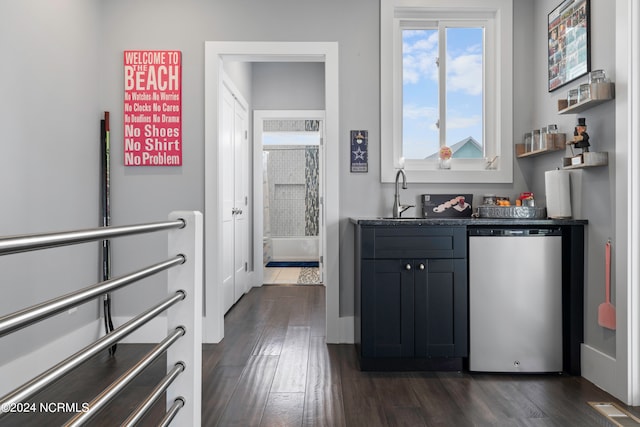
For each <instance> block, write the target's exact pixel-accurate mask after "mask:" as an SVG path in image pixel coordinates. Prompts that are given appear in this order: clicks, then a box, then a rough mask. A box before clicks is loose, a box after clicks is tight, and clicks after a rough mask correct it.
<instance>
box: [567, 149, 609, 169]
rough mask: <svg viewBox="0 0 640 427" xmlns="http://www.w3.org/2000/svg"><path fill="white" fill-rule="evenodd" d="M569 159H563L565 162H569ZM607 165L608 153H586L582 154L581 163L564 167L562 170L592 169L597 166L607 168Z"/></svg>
mask: <svg viewBox="0 0 640 427" xmlns="http://www.w3.org/2000/svg"><path fill="white" fill-rule="evenodd" d="M570 159H571V158H570V157H567V158H565V161H570ZM608 164H609V153H607V152H602V153H597V152H593V151H588V152H586V153H582V163H579V164H576V165H566V166H564V167H563V168H562V169H584V168H593V167H597V166H607V165H608Z"/></svg>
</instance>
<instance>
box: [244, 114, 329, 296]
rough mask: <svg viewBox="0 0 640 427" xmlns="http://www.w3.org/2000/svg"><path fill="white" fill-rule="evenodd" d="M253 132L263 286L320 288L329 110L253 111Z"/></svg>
mask: <svg viewBox="0 0 640 427" xmlns="http://www.w3.org/2000/svg"><path fill="white" fill-rule="evenodd" d="M253 129H254V144H255V151H254V171H255V173H256V174H257V175H258V176H261V177H262V185H258V183H257V180H256V188H255V189H254V193H255V197H254V200H255V205H256V213H257V214H256V215H255V217H254V229H256V230H262V233H260V234H259V235H258V234H257V233H256V236H255V238H254V242H255V244H259V242H258V237H260V236H262V248H263V250H262V260H263V265H264V268H263V279H262V281H261V283H263V284H285V285H287V284H296V285H314V284H321V283H322V277H323V267H324V265H323V262H322V261H323V257H322V242H323V241H324V239H323V235H324V221H323V218H322V213H323V210H322V206H321V204H322V202H323V199H324V195H323V191H324V185H323V181H324V179H323V178H324V177H323V176H322V171H323V164H324V149H323V148H324V146H323V134H324V111H309V110H303V111H281V110H278V111H260V110H259V111H254V125H253ZM260 212H262V215H260Z"/></svg>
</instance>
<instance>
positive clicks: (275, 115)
mask: <svg viewBox="0 0 640 427" xmlns="http://www.w3.org/2000/svg"><path fill="white" fill-rule="evenodd" d="M287 119H293V120H295V119H298V120H319V121H320V122H322V129H323V130H322V133H321V138H322V140H321V142H320V144H319V146H318V150H319V168H320V170H319V175H320V177H319V180H320V188H319V197H320V200H321V202H320V218H319V224H318V225H319V226H318V228H319V233H320V235H319V236H318V238H319V239H320V246H319V248H320V257H322V256H323V255H324V254H323V248H324V247H325V246H326V236H327V232H326V228H325V225H326V223H325V221H324V199H325V194H324V193H325V170H324V169H325V168H324V165H325V163H326V160H325V157H324V156H325V153H324V148H325V147H324V133H325V131H324V125H325V113H324V110H254V111H253V212H254V215H253V262H254V275H255V278H256V280H255V283H254V285H253V286H262V284H263V283H264V271H263V270H262V269H261V268H258V260H261V259H262V258H263V249H262V239H263V235H264V215H263V214H262V212H263V208H264V203H263V195H264V192H263V189H262V182H263V177H262V174H263V166H262V151H263V148H264V145H263V144H262V134H263V131H262V129H261V128H260V125H262V124H263V122H264V121H265V120H287ZM324 274H325V264H324V262H320V279H321V281H322V280H323V279H324ZM323 283H324V282H323Z"/></svg>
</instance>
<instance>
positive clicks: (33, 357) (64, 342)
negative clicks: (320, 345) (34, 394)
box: [0, 318, 103, 396]
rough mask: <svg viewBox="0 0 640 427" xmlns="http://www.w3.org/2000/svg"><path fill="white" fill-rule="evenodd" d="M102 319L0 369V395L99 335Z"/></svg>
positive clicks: (38, 373)
mask: <svg viewBox="0 0 640 427" xmlns="http://www.w3.org/2000/svg"><path fill="white" fill-rule="evenodd" d="M102 333H103V331H102V318H100V319H96V320H95V321H93V322H91V323H88V324H87V325H85V326H82V327H80V328H78V329H76V330H74V331H72V332H69V333H68V334H66V335H63V336H61V337H60V338H58V339H56V340H54V341H51V342H49V343H47V344H45V345H43V346H42V347H40V348H38V349H36V350H34V351H32V352H30V353H28V354H25V355H24V356H21V357H19V358H17V359H14V360H12V361H10V362H8V363H5V364H4V365H2V366H0V378H2V381H0V396H4V395H5V394H7V393H8V392H10V391H11V390H14V389H15V388H17V387H19V386H21V385H22V384H24V383H25V382H27V381H29V380H31V379H32V378H33V377H35V376H37V375H40V374H41V373H42V372H44V371H46V370H47V369H49V368H51V367H52V366H54V365H55V364H57V363H59V362H60V361H62V360H64V359H66V358H67V357H69V356H71V355H72V354H74V353H76V352H77V351H79V350H81V349H82V348H84V347H85V346H87V345H89V344H90V343H92V342H93V341H95V340H97V339H98V338H100V336H102Z"/></svg>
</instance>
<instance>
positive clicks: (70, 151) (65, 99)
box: [0, 0, 102, 365]
mask: <svg viewBox="0 0 640 427" xmlns="http://www.w3.org/2000/svg"><path fill="white" fill-rule="evenodd" d="M0 9H1V10H0V55H2V67H0V94H2V103H1V106H0V129H2V140H1V142H0V147H1V150H0V151H1V152H2V154H1V155H0V183H1V184H0V200H1V202H0V204H1V206H2V208H1V213H0V235H2V236H7V235H15V234H23V233H34V232H45V231H62V230H67V229H72V228H84V227H86V228H88V227H97V226H98V225H99V224H100V222H99V220H100V216H99V212H100V211H99V205H98V201H99V192H98V185H99V176H100V171H99V164H100V163H99V158H100V157H99V153H100V149H99V147H100V146H99V138H100V119H101V117H102V113H101V106H100V102H99V98H100V94H99V81H100V69H99V68H98V55H99V54H100V52H99V49H98V47H99V35H100V33H101V31H100V27H101V21H100V17H99V10H98V3H97V2H95V1H85V0H65V1H61V2H48V1H33V0H32V1H26V2H10V1H3V2H2V5H1V6H0ZM54 17H55V18H54ZM98 261H99V259H98V244H97V243H96V244H85V245H81V246H78V247H75V248H59V249H54V250H50V251H47V253H46V254H45V253H42V252H31V253H25V254H18V255H11V256H4V257H0V272H2V273H1V277H2V297H1V298H0V315H4V314H8V313H10V312H13V311H15V310H17V309H19V308H22V307H25V306H28V305H32V304H35V303H37V302H41V301H44V300H45V299H48V298H51V297H53V296H57V295H59V294H61V293H65V292H70V291H71V290H72V289H77V288H80V287H84V286H87V285H89V284H92V283H95V282H96V281H97V279H98V271H99V270H98V268H99V264H98ZM97 315H98V307H97V304H95V303H89V304H86V305H84V306H82V307H81V308H80V309H79V310H78V311H77V312H75V313H74V314H73V315H67V314H62V315H59V316H57V317H55V318H53V319H51V320H49V321H47V322H46V323H39V324H38V325H37V326H35V327H33V328H30V329H26V330H22V331H19V332H18V333H15V334H12V335H10V336H8V337H6V338H5V337H3V339H2V345H1V346H0V348H2V350H1V351H0V365H2V364H3V363H5V362H7V361H8V360H11V359H13V358H15V357H16V356H19V355H22V354H25V353H28V352H30V351H31V350H32V349H34V348H37V347H39V346H41V345H42V344H43V341H46V340H48V337H51V336H59V335H62V334H65V333H67V332H70V331H72V330H74V329H75V328H77V327H80V326H82V325H83V324H85V323H87V322H90V321H91V320H93V319H95V318H96V317H97Z"/></svg>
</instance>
